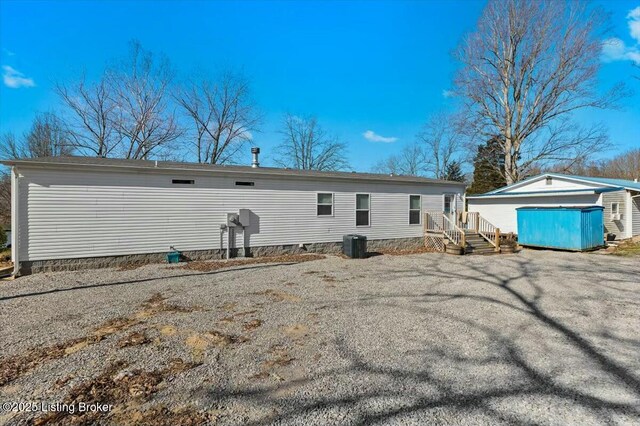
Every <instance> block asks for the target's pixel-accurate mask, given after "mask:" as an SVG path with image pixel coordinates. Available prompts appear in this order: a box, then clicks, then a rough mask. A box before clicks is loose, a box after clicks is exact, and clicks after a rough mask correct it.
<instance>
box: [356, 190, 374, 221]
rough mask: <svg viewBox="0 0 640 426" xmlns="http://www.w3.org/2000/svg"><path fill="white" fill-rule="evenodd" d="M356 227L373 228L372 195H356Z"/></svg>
mask: <svg viewBox="0 0 640 426" xmlns="http://www.w3.org/2000/svg"><path fill="white" fill-rule="evenodd" d="M356 226H371V195H370V194H356Z"/></svg>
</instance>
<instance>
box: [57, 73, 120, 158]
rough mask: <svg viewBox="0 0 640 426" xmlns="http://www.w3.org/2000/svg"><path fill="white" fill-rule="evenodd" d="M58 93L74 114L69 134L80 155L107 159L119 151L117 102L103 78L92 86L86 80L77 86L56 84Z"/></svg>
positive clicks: (72, 114) (83, 79)
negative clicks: (116, 120)
mask: <svg viewBox="0 0 640 426" xmlns="http://www.w3.org/2000/svg"><path fill="white" fill-rule="evenodd" d="M56 92H57V93H58V95H59V96H60V98H61V100H62V102H63V103H64V105H65V106H66V107H67V108H68V110H69V111H70V113H71V114H70V115H71V119H70V123H69V125H70V132H71V135H72V136H73V143H74V145H75V147H76V149H77V150H78V151H79V152H80V153H82V154H85V155H89V156H95V157H108V156H110V155H112V154H113V153H114V152H115V151H116V150H117V149H119V148H120V142H121V138H120V134H119V132H118V131H116V130H117V129H116V122H115V114H116V102H115V100H114V97H113V93H112V88H111V87H110V85H109V84H108V82H107V80H106V78H105V77H104V76H103V77H102V78H101V79H100V80H99V81H98V82H97V83H96V84H93V85H91V84H87V82H86V80H85V78H84V77H82V79H81V80H80V81H79V82H78V83H76V84H74V85H64V84H57V85H56Z"/></svg>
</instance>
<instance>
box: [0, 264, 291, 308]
mask: <svg viewBox="0 0 640 426" xmlns="http://www.w3.org/2000/svg"><path fill="white" fill-rule="evenodd" d="M296 264H297V263H296V262H286V263H273V264H267V265H264V264H262V265H255V266H244V267H241V268H229V269H223V270H217V271H212V272H200V273H190V274H179V275H163V276H160V277H153V278H140V279H136V280H126V281H113V282H106V283H98V284H87V285H78V286H73V287H63V288H53V289H51V290H43V291H35V292H29V293H20V294H15V295H12V296H3V297H0V302H3V301H7V300H14V299H22V298H25V297H35V296H43V295H47V294H54V293H64V292H68V291H76V290H87V289H92V288H100V287H115V286H121V285H127V284H140V283H148V282H152V281H159V280H168V279H172V278H184V277H198V276H204V275H219V274H224V273H228V272H236V271H246V270H253V269H265V268H273V267H276V266H288V265H296Z"/></svg>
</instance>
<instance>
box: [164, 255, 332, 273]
mask: <svg viewBox="0 0 640 426" xmlns="http://www.w3.org/2000/svg"><path fill="white" fill-rule="evenodd" d="M325 257H326V256H323V255H320V254H286V255H282V256H270V257H256V258H249V259H233V260H216V261H208V262H204V261H195V262H189V263H186V264H184V265H182V266H178V267H174V268H169V269H188V270H193V271H200V272H212V271H217V270H219V269H226V268H233V267H236V266H244V265H258V264H264V263H302V262H310V261H313V260H320V259H324V258H325Z"/></svg>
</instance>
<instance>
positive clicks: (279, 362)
mask: <svg viewBox="0 0 640 426" xmlns="http://www.w3.org/2000/svg"><path fill="white" fill-rule="evenodd" d="M293 361H295V358H294V357H292V356H291V355H290V354H289V351H288V350H287V349H286V348H285V347H284V346H280V345H273V346H271V348H269V358H268V359H267V360H265V361H264V362H263V363H262V365H261V370H260V372H259V373H257V374H254V375H253V376H251V378H252V379H256V380H262V379H266V378H268V377H273V378H274V379H276V380H278V381H283V380H284V379H283V378H282V377H281V376H280V375H279V374H277V373H276V371H275V370H277V369H279V368H280V367H286V366H288V365H289V364H291V363H292V362H293Z"/></svg>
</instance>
